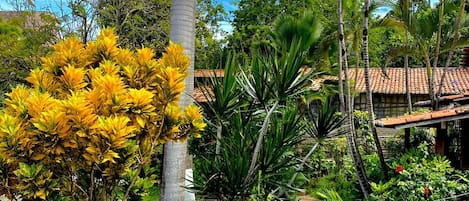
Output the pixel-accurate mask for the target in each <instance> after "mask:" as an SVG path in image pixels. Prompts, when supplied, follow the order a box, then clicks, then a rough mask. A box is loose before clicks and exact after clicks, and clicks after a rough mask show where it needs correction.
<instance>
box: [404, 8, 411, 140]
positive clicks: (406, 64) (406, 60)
mask: <svg viewBox="0 0 469 201" xmlns="http://www.w3.org/2000/svg"><path fill="white" fill-rule="evenodd" d="M407 1H408V0H407ZM404 5H405V7H404V8H403V12H402V14H403V15H404V19H405V20H406V21H407V24H410V23H411V21H410V19H411V17H410V14H411V13H410V12H411V11H410V7H409V5H411V2H406V3H405V4H404ZM404 43H405V46H406V47H407V48H408V47H409V31H408V30H406V31H405V38H404ZM404 71H405V93H406V96H407V113H409V114H412V96H411V95H410V88H409V87H410V80H409V55H408V54H406V55H405V56H404ZM404 132H405V133H404V147H405V148H406V149H410V128H406V129H405V131H404Z"/></svg>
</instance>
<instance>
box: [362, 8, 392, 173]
mask: <svg viewBox="0 0 469 201" xmlns="http://www.w3.org/2000/svg"><path fill="white" fill-rule="evenodd" d="M369 10H370V2H369V0H365V11H364V18H363V63H364V67H365V86H366V107H367V110H368V119H369V120H368V123H369V126H370V128H371V130H372V132H373V138H374V140H375V144H376V150H377V151H378V156H379V161H380V163H381V168H382V169H383V173H384V179H385V180H387V178H388V174H387V172H388V171H387V166H386V162H385V161H384V156H383V150H382V149H381V143H380V142H379V138H378V133H377V131H376V126H375V124H374V120H375V116H374V113H373V100H372V96H371V87H370V76H369V75H370V73H369V69H370V58H369V55H368V17H369Z"/></svg>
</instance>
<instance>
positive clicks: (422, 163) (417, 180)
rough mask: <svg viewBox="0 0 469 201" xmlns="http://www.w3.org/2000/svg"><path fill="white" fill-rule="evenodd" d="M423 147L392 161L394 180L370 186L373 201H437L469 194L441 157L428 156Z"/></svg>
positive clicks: (461, 177)
mask: <svg viewBox="0 0 469 201" xmlns="http://www.w3.org/2000/svg"><path fill="white" fill-rule="evenodd" d="M426 146H427V145H426V144H425V143H424V144H422V145H420V146H419V147H418V149H412V150H410V151H408V152H407V153H405V154H404V155H403V156H401V157H400V158H398V159H397V160H395V161H394V162H393V163H392V165H393V167H395V168H396V174H395V175H394V177H393V178H392V179H391V180H389V181H388V182H386V183H372V184H371V186H372V190H373V193H372V194H371V198H372V199H373V200H427V199H429V200H436V199H441V198H445V197H448V196H453V195H456V194H460V193H463V192H466V191H467V190H469V185H468V184H469V180H468V179H467V178H465V177H464V175H463V174H462V173H461V172H459V171H457V170H455V169H454V168H453V167H451V165H450V162H449V161H448V160H447V159H446V158H445V157H443V156H440V155H433V154H430V153H428V151H427V147H426Z"/></svg>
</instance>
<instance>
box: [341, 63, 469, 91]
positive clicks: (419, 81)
mask: <svg viewBox="0 0 469 201" xmlns="http://www.w3.org/2000/svg"><path fill="white" fill-rule="evenodd" d="M357 70H358V78H357V90H358V91H359V92H365V91H366V90H365V79H364V76H363V72H364V69H363V68H359V69H357ZM386 73H387V75H388V77H386V76H385V75H384V74H383V73H382V70H381V69H380V68H371V69H370V80H371V90H372V91H373V93H381V94H405V71H404V68H387V69H386ZM434 73H435V77H436V78H438V80H439V79H440V78H441V75H442V74H443V68H437V70H436V72H434ZM350 74H351V75H350V77H351V78H352V79H353V78H355V69H351V70H350ZM409 74H410V76H409V78H410V91H411V94H428V83H427V76H426V69H425V68H410V69H409ZM438 83H439V81H438V82H436V84H435V89H437V88H438V87H439V85H438ZM467 91H469V69H468V68H449V71H448V72H447V74H446V79H445V82H444V83H443V88H442V94H443V95H450V94H461V93H464V92H467Z"/></svg>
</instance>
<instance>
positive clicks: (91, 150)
mask: <svg viewBox="0 0 469 201" xmlns="http://www.w3.org/2000/svg"><path fill="white" fill-rule="evenodd" d="M85 150H86V152H88V153H90V154H96V153H98V150H96V147H86V149H85Z"/></svg>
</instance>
